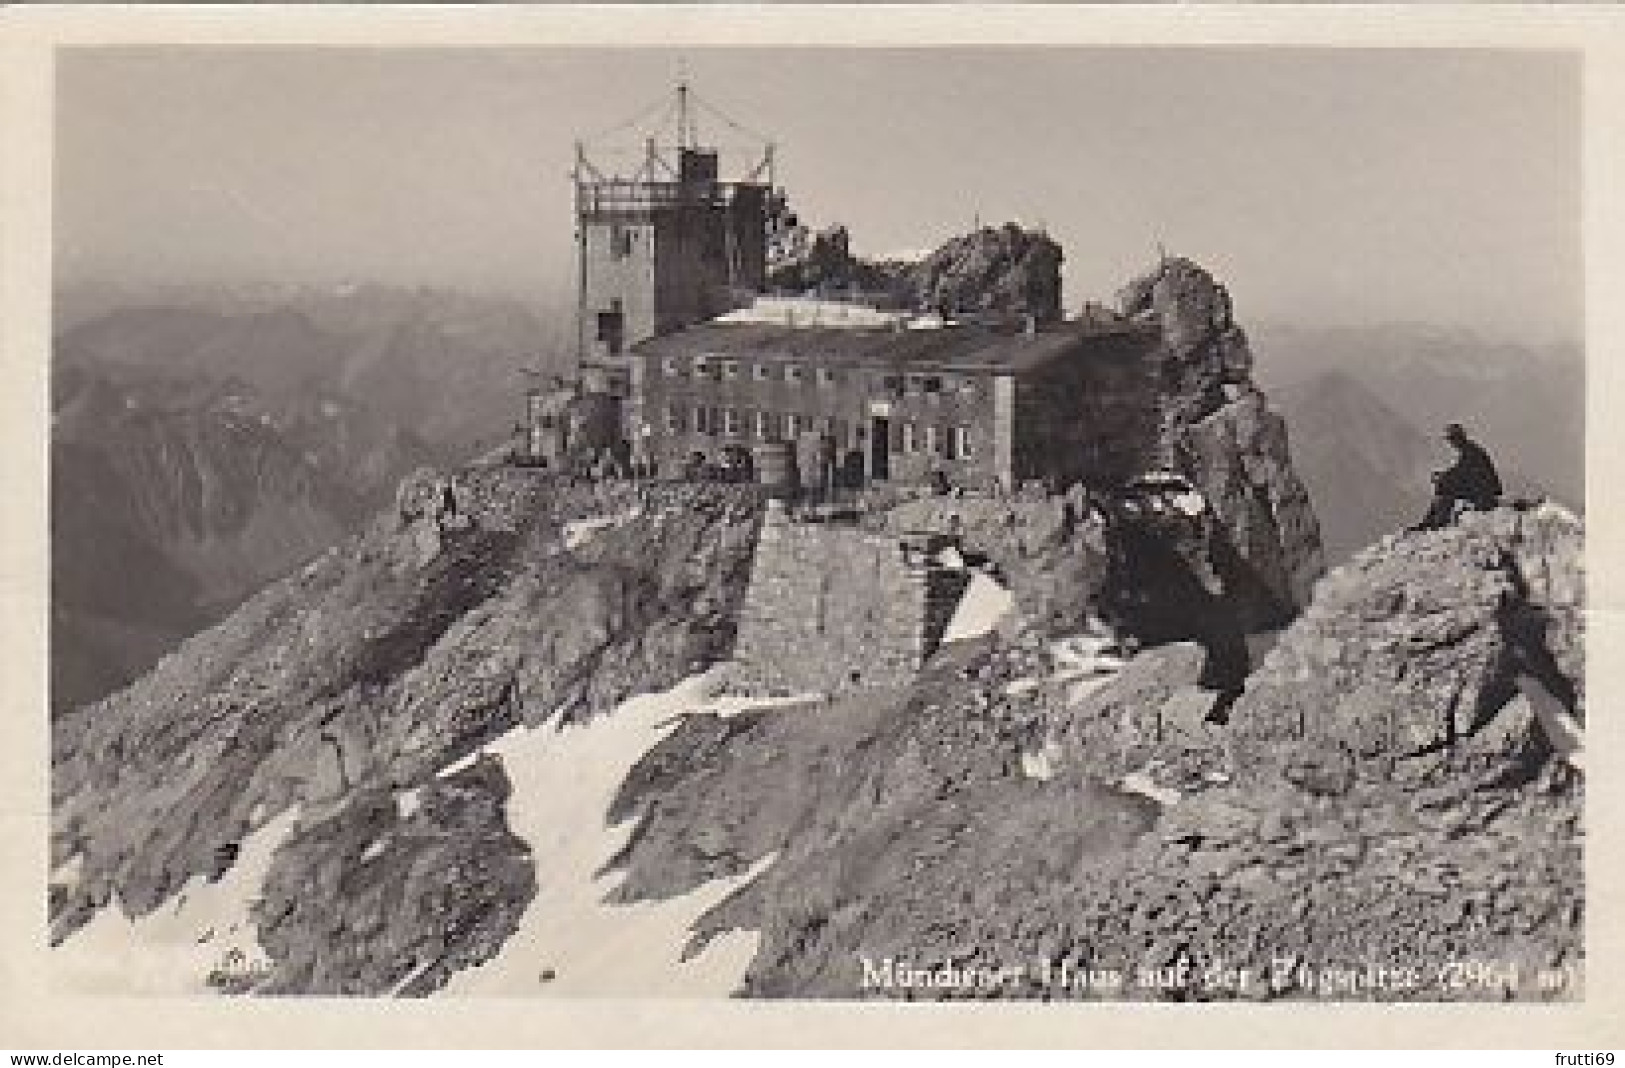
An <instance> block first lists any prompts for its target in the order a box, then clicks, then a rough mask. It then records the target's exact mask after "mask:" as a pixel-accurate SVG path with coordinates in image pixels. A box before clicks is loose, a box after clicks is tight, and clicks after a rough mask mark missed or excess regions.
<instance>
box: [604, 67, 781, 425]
mask: <svg viewBox="0 0 1625 1068" xmlns="http://www.w3.org/2000/svg"><path fill="white" fill-rule="evenodd" d="M662 107H663V111H661V114H660V117H659V118H658V119H656V120H655V121H654V123H653V128H654V129H655V130H656V133H655V134H654V135H649V136H647V137H646V138H645V139H644V141H643V144H642V146H641V150H640V152H639V156H640V158H639V162H638V165H637V169H636V170H635V171H634V172H633V173H632V174H631V175H630V176H625V177H623V176H620V175H618V174H616V173H614V171H613V168H612V167H600V166H599V164H598V163H597V162H595V160H594V159H593V158H592V156H591V155H590V154H589V152H590V151H596V149H595V148H594V145H593V144H589V143H586V142H577V143H576V165H575V171H574V180H575V206H576V253H577V264H578V269H579V278H578V290H577V309H576V330H577V334H576V354H577V360H578V362H579V364H580V371H581V379H582V384H583V387H584V388H585V389H586V390H588V391H590V392H597V393H608V394H610V395H612V396H615V397H621V398H624V397H626V396H628V394H629V391H630V386H631V381H630V368H631V361H630V358H629V355H628V350H629V349H630V348H631V347H632V346H633V345H635V344H637V343H638V342H640V341H643V340H644V339H646V338H650V337H654V336H656V335H659V334H667V333H671V332H672V331H675V330H681V329H682V328H683V327H685V326H691V325H693V324H694V323H698V322H702V321H704V320H706V319H710V318H713V317H714V316H717V315H720V314H722V313H724V312H727V311H730V310H732V309H734V308H736V307H740V306H742V305H746V304H749V303H750V302H751V300H752V299H754V297H755V295H756V294H757V293H759V292H761V290H762V288H763V286H764V284H765V281H766V275H767V243H768V235H769V229H770V227H772V226H774V225H775V224H776V220H777V219H779V218H781V217H782V216H783V215H784V210H785V209H784V198H783V196H782V195H781V194H780V193H778V192H777V191H776V190H775V189H774V185H773V145H772V144H771V143H770V142H766V141H764V140H762V139H760V138H759V137H758V136H757V135H755V134H753V133H751V132H750V131H749V130H746V129H745V128H744V127H742V126H740V125H739V124H737V123H735V122H733V121H732V120H731V119H729V118H727V116H725V115H723V114H721V113H720V112H718V111H717V110H716V109H715V108H714V107H711V106H710V105H709V104H705V103H703V102H701V101H700V100H699V99H698V98H697V97H696V96H695V94H694V93H693V92H692V91H691V90H690V89H689V87H688V85H687V84H686V83H685V84H680V85H678V87H677V92H676V96H675V99H668V100H662V101H660V102H659V104H658V105H657V106H656V108H655V109H646V111H645V113H644V114H649V113H650V112H651V111H654V110H657V109H660V108H662ZM702 113H703V114H705V115H707V116H709V117H712V118H715V119H716V120H718V121H719V122H720V123H722V124H723V125H725V126H726V127H728V128H729V129H730V130H731V131H732V132H733V133H735V134H742V135H744V136H745V137H746V138H748V139H750V140H751V142H752V144H753V146H755V147H756V148H757V150H758V153H759V154H755V155H754V157H753V158H754V160H755V163H754V166H753V167H752V168H751V169H750V170H748V171H747V172H746V173H745V174H744V175H743V176H742V177H740V178H739V179H737V180H734V181H725V180H723V178H722V174H721V156H720V153H719V150H718V149H717V148H716V147H702V145H701V143H700V135H699V124H698V118H699V115H700V114H702ZM641 118H642V116H639V117H637V118H634V119H632V120H629V121H628V122H627V123H625V124H623V125H622V126H621V127H619V128H617V130H616V131H611V132H610V134H608V135H605V136H606V137H608V136H612V135H613V134H615V133H617V132H624V131H626V130H628V129H629V128H633V127H635V125H636V124H637V123H638V122H639V121H640V119H641ZM673 129H675V135H674V136H669V135H670V134H671V132H672V131H673ZM661 134H666V135H668V137H667V140H666V141H665V143H662V141H661V137H660V135H661ZM606 151H607V150H606Z"/></svg>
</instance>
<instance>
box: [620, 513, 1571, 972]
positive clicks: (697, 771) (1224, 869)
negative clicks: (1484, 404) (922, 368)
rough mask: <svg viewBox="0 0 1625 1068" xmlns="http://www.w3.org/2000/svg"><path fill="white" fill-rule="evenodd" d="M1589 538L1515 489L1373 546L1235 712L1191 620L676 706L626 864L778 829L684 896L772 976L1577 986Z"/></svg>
mask: <svg viewBox="0 0 1625 1068" xmlns="http://www.w3.org/2000/svg"><path fill="white" fill-rule="evenodd" d="M1579 538H1580V530H1579V527H1578V524H1577V523H1576V522H1575V521H1574V520H1573V518H1572V516H1568V515H1567V514H1565V513H1561V512H1560V511H1559V510H1556V509H1545V510H1541V511H1536V512H1530V513H1516V512H1512V511H1510V510H1508V511H1503V512H1497V513H1493V514H1490V515H1487V516H1484V517H1481V518H1480V519H1479V520H1478V521H1476V522H1474V523H1471V524H1468V525H1466V526H1463V527H1462V528H1459V529H1452V530H1449V531H1444V532H1439V533H1437V534H1433V535H1426V536H1415V537H1406V538H1403V539H1394V540H1391V541H1390V542H1388V543H1385V544H1383V545H1381V546H1379V547H1377V548H1374V549H1372V550H1370V551H1368V552H1367V553H1366V554H1363V555H1362V556H1361V557H1359V558H1357V559H1356V561H1355V562H1354V563H1352V564H1351V565H1350V566H1349V567H1348V568H1345V569H1343V570H1341V571H1339V572H1337V573H1334V574H1333V575H1331V576H1329V577H1328V578H1327V579H1326V580H1325V581H1324V582H1323V583H1322V584H1321V586H1320V588H1319V590H1318V592H1317V596H1316V600H1315V602H1314V603H1313V605H1312V606H1311V608H1310V610H1309V612H1308V613H1306V614H1305V616H1304V617H1303V618H1302V619H1301V620H1300V621H1299V622H1298V623H1296V624H1294V625H1293V626H1292V627H1291V628H1289V629H1288V630H1287V632H1286V633H1285V634H1284V635H1283V637H1282V639H1281V641H1280V644H1279V646H1278V647H1277V649H1276V651H1275V653H1274V654H1273V655H1272V656H1271V657H1270V658H1269V659H1268V660H1267V661H1266V662H1265V664H1264V666H1263V667H1261V668H1260V670H1259V671H1258V672H1256V673H1255V674H1254V675H1253V676H1252V678H1250V679H1249V680H1248V682H1247V686H1246V691H1245V693H1244V695H1243V696H1242V698H1241V699H1240V700H1239V701H1238V702H1237V703H1236V705H1235V707H1234V708H1233V709H1232V710H1231V714H1230V716H1229V718H1228V723H1219V722H1214V721H1212V720H1211V719H1210V718H1209V717H1208V715H1207V713H1208V711H1209V710H1210V709H1211V708H1212V706H1213V703H1214V696H1215V695H1214V694H1213V693H1212V692H1211V691H1208V690H1205V689H1203V688H1201V687H1200V686H1199V685H1198V682H1199V677H1200V674H1201V663H1202V656H1201V653H1200V651H1199V650H1196V649H1194V648H1193V647H1191V646H1186V645H1178V644H1176V645H1170V646H1164V647H1161V648H1158V649H1154V650H1149V651H1147V652H1145V653H1142V654H1140V655H1139V656H1138V657H1136V658H1135V659H1133V660H1131V661H1129V662H1128V663H1127V664H1126V665H1124V666H1123V667H1122V668H1121V669H1120V670H1117V671H1116V672H1115V673H1113V672H1112V671H1111V670H1110V669H1106V668H1101V669H1098V670H1096V671H1095V672H1093V673H1091V672H1089V671H1084V672H1081V673H1080V671H1079V670H1078V668H1077V666H1076V663H1075V662H1074V661H1072V660H1070V659H1069V658H1068V657H1065V656H1061V655H1059V654H1060V653H1061V652H1062V650H1061V649H1059V648H1056V647H1046V646H1044V645H1043V644H1042V643H1037V644H1035V643H1034V642H1033V641H1032V640H1031V639H1030V638H1022V637H1019V636H1018V637H1015V638H1011V639H997V638H989V639H983V640H982V641H980V642H976V643H969V644H966V645H961V646H957V647H954V648H952V649H951V650H949V651H948V653H947V655H945V656H943V657H941V658H939V660H938V661H937V662H936V664H935V665H934V666H933V668H932V669H931V670H930V671H929V672H928V673H927V674H926V675H925V676H924V677H922V678H921V679H920V681H919V682H918V683H917V684H916V685H915V686H914V687H912V688H911V689H910V690H909V691H908V692H906V693H902V694H896V693H892V694H877V695H871V696H869V697H867V698H857V697H854V698H852V699H851V700H849V701H848V702H845V703H843V704H841V705H838V706H836V707H833V708H830V709H828V710H827V711H822V712H810V711H808V710H794V711H783V712H763V713H759V714H757V715H755V716H753V717H751V718H749V719H741V720H734V721H728V722H726V723H723V722H716V721H710V720H700V719H697V720H691V721H690V722H688V723H686V724H685V725H684V726H683V727H682V728H680V729H679V731H678V732H677V733H675V734H674V735H672V736H671V737H670V738H669V739H668V740H667V741H666V742H665V743H664V744H663V745H662V746H660V747H658V748H657V749H656V750H654V751H652V752H651V753H650V755H649V756H648V757H647V758H646V759H645V760H644V761H643V762H642V763H641V764H640V765H639V767H638V768H637V769H635V770H634V772H633V774H632V775H631V776H630V777H629V779H628V781H627V783H626V785H625V787H624V788H623V790H622V794H621V796H620V798H619V800H618V802H617V812H618V813H619V814H622V815H624V814H628V813H642V814H643V820H644V822H643V825H642V827H641V828H640V831H639V832H638V834H637V835H636V836H635V838H634V844H633V846H632V847H631V848H630V849H629V850H628V852H627V854H626V856H625V857H624V858H623V863H624V864H625V866H626V870H627V873H628V877H627V881H626V883H625V884H624V885H623V887H622V893H623V895H624V896H627V897H630V898H661V897H665V896H668V895H671V894H674V893H680V892H682V891H684V890H685V889H687V888H688V887H690V886H692V885H694V884H695V883H696V882H697V881H699V880H702V879H705V878H711V877H715V876H716V875H718V874H725V873H731V872H736V871H740V870H743V869H744V868H745V867H747V866H748V865H750V864H751V863H753V862H754V861H756V860H758V859H759V858H763V857H767V856H769V855H772V856H774V857H776V859H775V860H774V862H773V864H772V865H771V867H769V868H768V870H767V871H766V872H765V873H764V874H763V875H761V876H760V877H758V878H757V879H756V880H755V882H754V883H753V884H751V886H749V887H748V888H746V889H745V890H742V891H740V892H739V893H737V894H736V895H735V896H734V897H732V898H731V899H729V900H728V901H726V902H724V903H723V904H722V905H720V906H719V907H718V908H716V909H715V910H713V911H712V912H711V913H710V914H709V915H708V916H707V917H705V918H704V919H702V921H701V922H700V924H699V925H698V929H699V937H700V938H701V939H702V940H703V939H704V938H706V937H709V936H710V935H712V934H714V933H719V932H723V931H728V930H731V929H734V928H745V929H751V930H757V931H760V932H761V934H762V943H761V946H760V948H759V950H758V952H757V954H756V957H755V959H754V961H753V963H752V966H751V969H750V971H749V973H748V975H747V977H746V980H745V990H746V992H747V993H750V994H754V995H758V996H770V997H771V996H787V997H788V996H793V997H806V996H825V997H872V998H930V999H936V998H955V997H977V998H985V997H1011V998H1119V997H1121V998H1136V999H1147V998H1151V999H1156V998H1168V999H1177V1000H1186V999H1192V998H1196V999H1220V1000H1229V999H1234V998H1246V999H1273V998H1317V999H1355V1000H1365V999H1374V1000H1407V999H1423V1000H1438V999H1477V1000H1501V999H1502V998H1505V997H1514V998H1526V999H1539V998H1564V997H1572V996H1575V995H1576V994H1577V993H1578V991H1579V985H1578V984H1579V983H1580V969H1581V964H1582V952H1583V950H1582V945H1583V943H1582V937H1581V920H1582V914H1583V900H1584V893H1583V877H1582V871H1581V828H1580V822H1579V811H1580V806H1581V800H1582V795H1583V784H1582V782H1581V780H1580V778H1579V776H1578V773H1577V772H1576V770H1575V768H1576V766H1577V764H1578V763H1579V761H1580V758H1579V757H1577V756H1576V755H1575V753H1574V751H1573V737H1572V731H1573V728H1572V725H1569V726H1565V724H1566V723H1567V722H1568V721H1570V720H1572V719H1574V718H1577V717H1583V711H1582V710H1581V708H1580V701H1581V700H1582V699H1583V698H1582V689H1583V688H1582V687H1580V685H1579V674H1578V673H1579V672H1580V670H1581V667H1582V664H1581V657H1580V653H1579V645H1578V625H1579V611H1580V599H1581V591H1580V572H1579V558H1578V554H1579ZM1097 663H1098V661H1097ZM1452 724H1453V726H1452ZM1565 739H1568V740H1567V741H1565ZM766 782H773V783H791V784H796V785H794V786H793V787H792V788H788V789H781V790H777V791H771V792H769V791H765V790H764V789H763V785H764V783H766ZM764 798H766V800H765V801H764V800H763V799H764ZM887 960H890V961H891V962H892V964H893V965H894V966H895V967H897V968H905V967H906V968H919V969H925V970H932V971H938V972H940V971H941V970H942V969H943V968H944V967H945V966H948V967H952V968H957V969H959V970H960V971H961V973H963V972H965V971H967V970H970V971H977V970H980V972H979V974H992V973H999V974H1001V975H1003V976H1004V978H1002V979H1000V980H998V981H997V982H995V983H993V984H992V985H991V986H987V985H981V986H973V987H969V988H967V987H962V986H954V985H951V984H950V985H944V986H937V985H922V984H919V983H915V984H904V985H901V986H900V985H893V984H885V983H876V982H874V981H873V976H874V972H873V970H872V969H878V968H880V967H881V966H882V962H885V961H887ZM1470 961H1479V962H1486V966H1485V967H1483V968H1478V969H1472V970H1466V969H1461V968H1457V969H1454V970H1452V969H1450V968H1448V967H1446V964H1447V962H1470ZM865 962H868V964H869V965H870V966H871V967H866V966H865ZM1012 968H1014V972H1012V971H1011V969H1012ZM1373 968H1380V969H1382V972H1381V974H1376V973H1374V971H1373ZM1140 969H1150V970H1155V971H1156V973H1157V980H1156V982H1155V983H1153V984H1151V985H1142V984H1141V983H1139V982H1138V976H1139V975H1140V974H1141V973H1140ZM1091 972H1093V973H1094V974H1095V975H1096V976H1097V977H1100V981H1099V982H1096V983H1093V984H1091V983H1088V982H1085V983H1084V984H1083V985H1081V986H1078V985H1069V982H1068V980H1067V978H1066V977H1067V976H1072V977H1074V978H1075V977H1076V976H1078V975H1088V974H1089V973H1091ZM1111 974H1117V975H1118V976H1120V977H1122V982H1121V983H1119V984H1117V985H1113V984H1111V983H1110V981H1109V976H1110V975H1111Z"/></svg>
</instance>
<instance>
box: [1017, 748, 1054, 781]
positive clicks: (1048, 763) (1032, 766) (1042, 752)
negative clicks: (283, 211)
mask: <svg viewBox="0 0 1625 1068" xmlns="http://www.w3.org/2000/svg"><path fill="white" fill-rule="evenodd" d="M1060 764H1061V747H1060V746H1059V745H1057V744H1056V743H1055V742H1054V741H1048V742H1045V743H1044V747H1043V748H1042V749H1028V750H1024V751H1023V752H1022V754H1021V773H1022V774H1023V775H1025V776H1026V777H1027V778H1029V779H1036V780H1038V781H1039V782H1048V781H1049V780H1051V779H1053V778H1054V777H1055V773H1056V771H1058V770H1059V769H1060Z"/></svg>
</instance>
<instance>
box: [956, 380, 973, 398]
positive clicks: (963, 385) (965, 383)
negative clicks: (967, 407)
mask: <svg viewBox="0 0 1625 1068" xmlns="http://www.w3.org/2000/svg"><path fill="white" fill-rule="evenodd" d="M959 395H960V396H961V397H974V396H976V379H974V378H968V377H967V378H961V379H960V380H959Z"/></svg>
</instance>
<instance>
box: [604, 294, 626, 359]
mask: <svg viewBox="0 0 1625 1068" xmlns="http://www.w3.org/2000/svg"><path fill="white" fill-rule="evenodd" d="M625 337H626V316H625V315H623V314H622V313H621V302H620V301H618V300H617V301H614V302H613V303H612V304H611V305H610V307H609V309H608V310H607V311H601V312H599V313H598V340H599V342H600V343H602V344H603V346H604V347H605V348H606V349H608V350H609V353H610V355H611V356H619V355H620V354H621V346H622V344H623V343H624V341H625Z"/></svg>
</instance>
